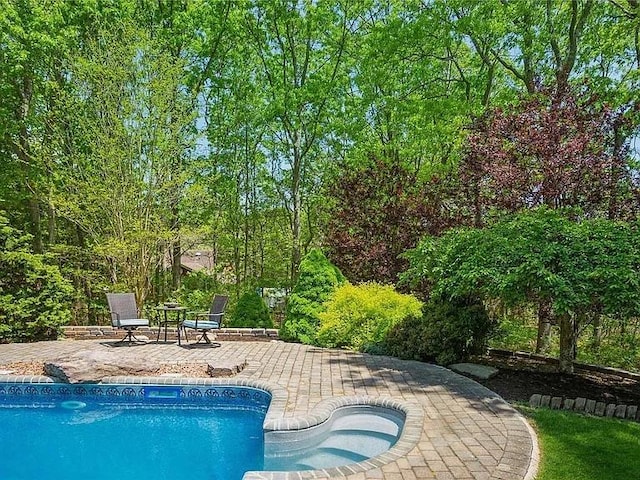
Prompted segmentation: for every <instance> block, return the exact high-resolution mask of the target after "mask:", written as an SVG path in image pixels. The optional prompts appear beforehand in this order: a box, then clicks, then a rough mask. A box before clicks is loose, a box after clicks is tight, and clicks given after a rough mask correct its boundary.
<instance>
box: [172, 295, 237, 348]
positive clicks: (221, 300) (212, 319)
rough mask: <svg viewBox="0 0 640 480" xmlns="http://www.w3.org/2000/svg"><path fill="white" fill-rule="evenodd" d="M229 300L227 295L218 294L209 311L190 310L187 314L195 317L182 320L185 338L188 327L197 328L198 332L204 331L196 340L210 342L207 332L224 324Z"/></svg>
mask: <svg viewBox="0 0 640 480" xmlns="http://www.w3.org/2000/svg"><path fill="white" fill-rule="evenodd" d="M228 301H229V297H228V296H226V295H216V296H215V297H213V301H212V302H211V309H210V310H209V311H208V312H202V313H198V312H189V313H187V316H191V317H193V318H191V319H187V320H185V321H184V322H182V328H183V329H185V331H184V333H185V338H187V339H188V337H187V331H186V329H187V328H190V329H192V330H195V331H197V332H200V333H202V335H201V336H200V338H199V339H198V340H197V341H196V344H197V343H200V342H201V341H202V340H204V341H205V343H208V344H210V343H211V339H210V338H209V337H208V335H207V333H208V332H210V331H211V330H219V329H220V327H221V325H222V317H223V315H224V310H225V308H226V307H227V302H228Z"/></svg>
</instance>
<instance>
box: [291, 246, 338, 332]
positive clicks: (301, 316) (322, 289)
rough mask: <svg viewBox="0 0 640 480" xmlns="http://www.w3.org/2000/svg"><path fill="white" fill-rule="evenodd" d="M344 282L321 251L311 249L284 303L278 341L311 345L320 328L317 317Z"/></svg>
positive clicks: (303, 260) (301, 264)
mask: <svg viewBox="0 0 640 480" xmlns="http://www.w3.org/2000/svg"><path fill="white" fill-rule="evenodd" d="M344 282H345V278H344V276H343V275H342V273H341V272H340V270H339V269H338V268H337V267H335V266H334V265H332V264H331V262H329V260H327V257H325V256H324V254H323V253H322V252H321V251H320V250H318V249H312V250H310V251H309V253H307V254H306V255H305V257H304V258H303V259H302V262H300V276H299V278H298V282H297V283H296V285H295V287H293V291H292V292H291V295H290V297H289V300H288V302H287V311H286V316H285V319H284V322H283V323H282V326H281V327H280V338H282V339H283V340H287V341H294V342H302V343H306V344H312V343H314V341H315V337H316V332H317V330H318V326H319V325H320V318H319V317H318V314H319V313H320V312H321V311H323V309H324V308H325V307H324V305H323V304H324V302H325V301H326V300H327V299H328V298H329V296H330V295H331V293H332V292H333V291H334V289H335V288H336V287H338V286H340V285H342V284H343V283H344Z"/></svg>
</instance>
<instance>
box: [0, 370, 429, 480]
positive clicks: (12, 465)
mask: <svg viewBox="0 0 640 480" xmlns="http://www.w3.org/2000/svg"><path fill="white" fill-rule="evenodd" d="M34 379H35V383H29V382H31V381H33V380H34ZM34 379H30V378H29V377H24V378H23V381H24V382H25V383H2V380H3V379H2V378H0V422H1V423H0V425H2V427H3V428H1V429H0V479H2V480H35V479H39V480H40V479H47V480H59V479H65V480H80V479H82V480H85V479H87V478H91V479H94V478H95V479H98V480H103V479H104V480H106V479H119V480H120V479H121V480H133V479H134V478H135V479H136V480H147V479H148V480H152V479H153V480H157V479H160V480H161V479H165V478H166V479H172V480H181V479H187V478H188V479H189V480H221V479H224V480H240V479H242V478H245V479H256V478H260V479H262V478H264V476H263V473H261V472H260V471H262V470H268V472H264V473H266V474H267V475H268V476H269V478H274V479H275V478H283V479H286V478H293V477H291V476H290V475H289V474H288V473H287V472H290V473H291V472H292V471H293V473H294V474H295V475H296V476H295V478H299V477H298V476H297V475H298V473H295V471H297V470H323V472H322V473H324V474H327V475H335V474H338V475H339V474H340V472H341V470H340V468H344V467H342V466H343V465H349V466H348V469H349V470H348V471H350V472H351V473H353V472H357V471H365V470H367V469H369V468H371V467H372V465H373V464H372V463H370V459H371V457H375V456H379V455H380V454H382V453H384V458H385V460H384V461H383V462H382V463H386V462H388V461H390V460H392V459H393V458H398V457H399V456H401V455H404V454H406V453H407V452H408V451H409V450H410V449H411V448H412V447H413V446H414V445H415V442H416V441H417V438H419V432H418V430H419V428H416V427H415V426H416V425H421V418H418V416H420V414H419V413H418V410H416V409H414V410H413V413H410V409H407V406H406V405H403V404H402V403H399V402H397V401H394V400H391V399H383V398H380V399H372V398H366V397H336V398H333V399H330V400H327V401H323V402H320V404H318V405H317V406H316V408H315V409H314V411H313V412H311V414H310V415H309V416H308V417H297V418H291V417H288V416H286V415H283V414H284V412H285V410H286V405H287V393H286V390H285V389H283V388H282V387H277V386H273V385H267V384H265V383H263V382H252V381H244V380H243V381H239V382H238V383H237V384H236V383H233V382H227V381H210V382H200V381H194V383H193V384H192V383H189V380H188V379H187V380H186V381H185V382H184V383H183V382H182V381H178V382H177V384H166V385H155V384H153V385H152V384H147V383H146V382H145V380H144V379H142V380H141V379H137V378H135V377H118V379H119V380H120V381H123V379H124V381H130V382H134V383H129V384H125V385H120V384H109V383H106V384H97V385H69V384H56V383H51V380H50V379H48V378H47V377H34ZM38 379H40V381H42V382H43V383H39V382H38ZM156 380H157V379H156ZM14 381H15V380H14ZM195 382H197V384H195ZM203 383H204V385H203ZM416 415H417V416H416ZM407 424H408V425H407ZM411 425H414V427H412V426H411ZM407 430H408V431H413V433H410V434H408V433H407ZM401 437H403V439H401ZM377 458H382V457H377ZM375 462H376V463H375V465H381V464H382V463H379V460H375ZM245 472H248V473H246V474H245ZM278 472H281V473H278ZM299 473H302V472H299ZM309 474H310V475H311V476H312V477H313V476H314V474H313V473H312V472H309ZM339 476H341V475H339ZM300 478H302V477H300ZM305 478H306V476H305ZM314 478H315V477H314Z"/></svg>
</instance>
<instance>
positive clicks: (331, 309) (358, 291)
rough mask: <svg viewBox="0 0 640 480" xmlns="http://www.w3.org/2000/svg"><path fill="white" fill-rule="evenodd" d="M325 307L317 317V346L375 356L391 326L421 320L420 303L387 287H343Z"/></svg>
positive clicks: (349, 285) (335, 292) (347, 285)
mask: <svg viewBox="0 0 640 480" xmlns="http://www.w3.org/2000/svg"><path fill="white" fill-rule="evenodd" d="M325 307H326V310H325V311H324V312H321V313H320V314H319V317H320V329H319V331H318V337H317V342H318V344H319V345H321V346H323V347H346V348H350V349H353V350H358V351H375V352H378V351H380V348H379V346H380V345H381V344H382V342H383V340H384V339H385V338H386V336H387V333H388V331H389V330H390V329H391V328H392V327H393V326H394V325H397V324H398V323H400V322H403V321H409V319H411V318H417V317H420V316H421V308H422V303H421V302H420V301H419V300H418V299H416V298H415V297H413V296H412V295H405V294H401V293H398V292H396V291H395V290H394V288H393V287H392V286H390V285H380V284H378V283H364V284H361V285H351V284H348V283H347V284H344V285H342V286H341V287H338V288H337V289H336V290H335V291H334V293H333V294H332V295H331V297H330V298H329V300H328V301H327V302H326V303H325Z"/></svg>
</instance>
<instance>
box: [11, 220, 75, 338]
mask: <svg viewBox="0 0 640 480" xmlns="http://www.w3.org/2000/svg"><path fill="white" fill-rule="evenodd" d="M27 243H28V236H24V235H23V234H22V233H21V232H20V231H18V230H15V229H13V228H12V227H10V226H9V224H8V220H7V219H6V218H5V217H3V216H2V215H0V341H3V342H7V341H17V342H30V341H38V340H49V339H55V338H57V336H58V335H59V333H60V327H61V326H62V325H64V324H66V323H68V322H69V320H70V318H71V298H72V295H73V288H72V286H71V284H69V282H67V281H66V280H65V279H64V278H63V277H62V274H61V273H60V270H59V269H58V267H56V266H55V265H48V264H47V263H46V260H47V257H45V256H44V255H36V254H33V253H30V252H29V251H28V249H27V248H28V247H27Z"/></svg>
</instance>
